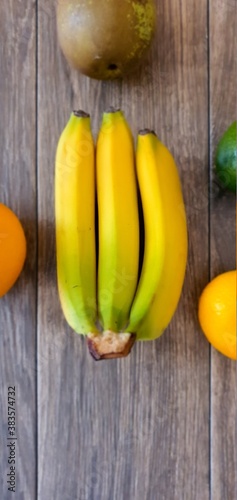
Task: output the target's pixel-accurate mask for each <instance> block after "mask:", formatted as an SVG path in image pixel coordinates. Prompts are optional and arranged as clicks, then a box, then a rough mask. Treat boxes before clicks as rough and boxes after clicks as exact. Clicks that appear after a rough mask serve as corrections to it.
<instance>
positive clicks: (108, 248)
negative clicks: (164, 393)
mask: <svg viewBox="0 0 237 500" xmlns="http://www.w3.org/2000/svg"><path fill="white" fill-rule="evenodd" d="M96 177H97V197H98V219H99V263H98V307H99V318H100V320H101V322H102V326H103V329H104V330H105V331H108V330H109V331H112V332H121V331H123V330H124V329H125V328H126V326H127V323H128V318H129V311H130V307H131V304H132V300H133V297H134V293H135V289H136V286H137V279H138V262H139V219H138V203H137V189H136V176H135V154H134V148H133V139H132V135H131V132H130V129H129V127H128V125H127V123H126V121H125V118H124V116H123V114H122V112H121V111H120V110H114V109H111V110H109V112H107V113H104V114H103V119H102V125H101V128H100V132H99V136H98V141H97V155H96Z"/></svg>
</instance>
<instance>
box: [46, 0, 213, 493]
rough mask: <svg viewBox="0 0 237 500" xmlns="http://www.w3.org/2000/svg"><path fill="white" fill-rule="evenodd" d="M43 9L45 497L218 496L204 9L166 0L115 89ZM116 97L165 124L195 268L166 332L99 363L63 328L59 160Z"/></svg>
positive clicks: (161, 128)
mask: <svg viewBox="0 0 237 500" xmlns="http://www.w3.org/2000/svg"><path fill="white" fill-rule="evenodd" d="M38 5H39V18H38V25H39V54H38V63H39V67H38V90H39V94H38V103H39V116H38V144H39V148H38V165H39V172H38V189H39V191H38V202H39V204H38V213H39V292H38V334H39V343H38V366H39V386H38V408H39V416H38V418H39V488H38V495H39V498H40V499H43V498H54V499H55V500H61V499H63V500H72V499H73V500H74V499H77V500H121V499H123V498H128V499H133V500H141V499H146V500H153V499H155V498H157V499H159V500H167V499H172V500H173V499H175V500H180V499H181V498H182V499H184V500H190V499H192V500H194V499H195V500H199V499H200V500H207V499H208V498H209V347H208V344H207V343H206V341H205V339H204V337H203V335H202V334H201V333H200V331H199V329H198V325H197V318H196V306H197V298H198V296H199V294H200V291H201V288H202V286H203V285H204V283H205V282H206V281H207V279H208V272H209V270H208V201H207V200H208V80H207V78H208V74H207V3H206V1H204V0H202V1H199V2H197V1H195V0H191V1H190V0H189V1H188V0H183V1H182V2H181V3H178V2H173V1H171V0H170V1H167V2H162V1H161V0H158V2H157V6H158V9H159V15H158V19H157V20H158V25H159V28H158V32H157V36H156V39H155V41H154V44H153V48H152V52H151V53H150V56H149V59H148V61H147V62H146V63H145V64H144V66H143V68H142V69H141V70H139V71H138V72H137V74H136V75H134V76H133V77H130V78H128V79H126V80H124V81H123V82H113V83H111V82H110V83H106V82H104V83H102V82H97V81H92V80H89V79H88V78H86V77H83V76H80V75H79V74H78V73H77V72H75V71H72V70H71V69H70V68H69V67H68V65H67V63H66V61H65V60H64V58H63V56H62V54H61V52H60V50H59V48H58V45H57V41H56V31H55V14H54V11H53V8H52V10H51V11H50V6H49V3H48V2H47V12H45V11H44V7H46V2H43V1H42V0H41V1H39V3H38ZM109 105H115V106H120V107H121V108H122V109H123V110H124V111H125V114H126V117H127V119H128V121H129V123H130V125H131V127H132V130H133V132H134V133H137V131H138V129H139V128H143V127H145V126H147V127H151V128H154V129H155V130H156V131H157V133H158V135H159V136H160V138H161V139H162V140H163V141H165V142H166V144H167V145H168V146H169V147H170V149H171V151H172V152H173V153H174V155H175V157H176V159H177V163H178V165H179V169H180V175H181V178H182V182H183V188H184V196H185V201H186V205H187V214H188V223H189V264H188V269H187V276H186V282H185V286H184V293H183V297H182V300H181V302H180V306H179V309H178V311H177V313H176V315H175V318H174V319H173V321H172V324H171V326H170V328H169V329H168V330H167V332H166V334H165V335H164V336H163V337H162V338H161V339H160V340H159V341H156V342H152V343H139V344H137V345H136V346H135V348H134V349H133V352H132V353H131V355H130V357H129V358H127V359H125V360H118V361H108V362H102V363H98V364H96V363H95V362H93V360H92V359H90V357H89V356H88V354H87V352H86V345H85V343H84V341H83V339H82V338H80V337H78V336H77V335H75V333H73V332H72V331H71V330H70V329H69V328H68V327H67V326H66V323H65V321H64V320H63V317H62V312H61V309H60V305H59V301H58V296H57V288H56V274H55V238H54V199H53V189H54V188H53V184H54V155H55V148H56V144H57V140H58V137H59V134H60V132H61V130H62V129H63V127H64V126H65V123H66V121H67V119H68V117H69V114H70V112H71V110H72V109H73V108H83V109H84V110H85V111H88V112H90V113H91V115H92V124H93V130H94V133H95V134H96V131H97V130H98V126H99V122H100V118H101V113H102V111H103V110H104V109H106V108H107V107H108V106H109ZM200 197H201V198H202V200H203V199H204V201H205V203H204V205H203V202H202V200H201V201H200Z"/></svg>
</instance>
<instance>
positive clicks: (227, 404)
mask: <svg viewBox="0 0 237 500" xmlns="http://www.w3.org/2000/svg"><path fill="white" fill-rule="evenodd" d="M236 42H237V32H236V3H235V2H234V1H231V0H226V1H225V2H222V1H221V0H218V1H217V2H214V1H213V0H211V1H210V105H211V107H210V139H211V147H210V156H211V167H213V166H214V154H215V148H216V145H217V143H218V141H219V139H220V137H221V136H222V134H223V133H224V131H225V130H226V129H227V127H229V125H230V124H231V123H232V122H233V121H234V120H236V97H237V91H236V46H237V45H236ZM215 181H216V179H215V176H214V174H213V175H212V196H211V217H210V222H211V232H210V243H211V247H210V250H211V254H210V257H211V262H210V264H211V269H210V272H211V277H214V276H216V275H217V274H219V273H221V272H225V271H228V270H230V269H235V268H236V247H235V210H236V199H235V196H234V195H233V194H232V193H228V192H223V191H221V190H220V189H219V188H218V186H217V184H216V182H215ZM235 423H236V363H235V362H234V361H231V360H228V359H226V358H224V357H223V356H222V355H221V354H219V353H218V352H217V351H215V350H213V351H212V358H211V463H212V470H211V491H212V498H213V499H215V500H229V499H231V500H232V498H236V494H237V489H236V486H237V481H236V470H237V463H236V434H235Z"/></svg>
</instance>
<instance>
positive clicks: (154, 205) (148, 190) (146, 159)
mask: <svg viewBox="0 0 237 500" xmlns="http://www.w3.org/2000/svg"><path fill="white" fill-rule="evenodd" d="M146 136H148V138H149V140H147V137H146ZM156 143H157V138H156V137H155V135H154V134H152V133H151V134H147V131H146V130H144V131H142V132H140V134H139V136H138V143H137V154H136V169H137V177H138V184H139V190H140V194H141V201H142V209H143V218H144V231H145V242H144V257H143V264H142V270H141V276H140V279H139V284H138V288H137V291H136V295H135V298H134V301H133V304H132V309H131V312H130V318H129V325H128V331H129V332H136V331H137V327H138V325H139V324H140V322H141V320H142V318H144V316H145V314H146V313H147V311H148V309H149V307H150V304H151V302H152V300H153V297H154V294H155V292H156V288H157V284H158V283H159V279H160V277H161V273H162V270H163V266H164V256H165V227H164V226H165V221H164V216H165V214H164V210H163V200H162V192H161V185H160V184H161V181H160V174H159V168H158V166H157V155H156Z"/></svg>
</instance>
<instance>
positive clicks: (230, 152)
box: [215, 121, 237, 192]
mask: <svg viewBox="0 0 237 500" xmlns="http://www.w3.org/2000/svg"><path fill="white" fill-rule="evenodd" d="M236 162H237V157H236V121H235V122H234V123H232V125H231V126H230V127H229V128H228V129H227V130H226V131H225V133H224V135H223V136H222V138H221V139H220V141H219V143H218V145H217V149H216V156H215V166H216V175H217V178H218V180H219V181H220V184H221V185H222V186H223V187H224V188H226V189H229V190H230V191H233V192H236Z"/></svg>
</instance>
